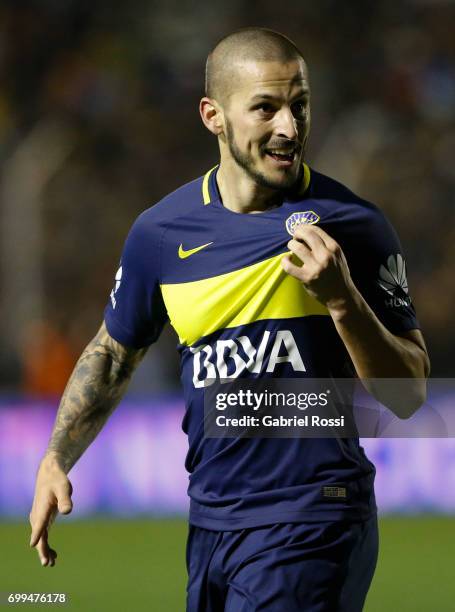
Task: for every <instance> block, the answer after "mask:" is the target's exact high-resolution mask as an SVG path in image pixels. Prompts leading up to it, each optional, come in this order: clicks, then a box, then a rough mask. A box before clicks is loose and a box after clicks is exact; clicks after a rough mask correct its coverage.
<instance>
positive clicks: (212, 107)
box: [199, 97, 224, 136]
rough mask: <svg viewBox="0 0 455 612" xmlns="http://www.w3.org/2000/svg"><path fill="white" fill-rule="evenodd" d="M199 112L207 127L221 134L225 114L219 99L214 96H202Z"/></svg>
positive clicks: (216, 133)
mask: <svg viewBox="0 0 455 612" xmlns="http://www.w3.org/2000/svg"><path fill="white" fill-rule="evenodd" d="M199 112H200V114H201V118H202V122H203V123H204V125H205V127H206V128H207V129H208V130H210V131H211V132H212V134H215V136H219V134H221V133H222V132H223V123H224V115H223V111H222V110H221V107H220V106H219V105H218V103H217V101H216V100H213V99H212V98H207V97H204V98H202V100H201V101H200V103H199Z"/></svg>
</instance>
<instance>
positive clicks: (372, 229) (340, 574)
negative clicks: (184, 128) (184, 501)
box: [30, 28, 429, 612]
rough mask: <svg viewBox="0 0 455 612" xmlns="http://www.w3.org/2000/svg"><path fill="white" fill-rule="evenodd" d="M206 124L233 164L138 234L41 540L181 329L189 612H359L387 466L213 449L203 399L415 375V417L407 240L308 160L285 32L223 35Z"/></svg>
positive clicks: (91, 362) (344, 448) (298, 76)
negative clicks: (147, 365)
mask: <svg viewBox="0 0 455 612" xmlns="http://www.w3.org/2000/svg"><path fill="white" fill-rule="evenodd" d="M200 113H201V117H202V121H203V122H204V125H205V126H206V127H207V128H208V129H209V130H210V132H212V133H213V134H214V135H216V137H217V139H218V144H219V148H220V163H219V164H218V165H217V166H216V167H215V168H212V170H210V171H208V172H207V173H206V174H205V176H203V177H201V178H199V179H196V180H194V181H192V182H191V183H189V184H187V185H184V186H183V187H181V188H180V189H178V190H177V191H175V192H173V193H171V194H170V195H168V196H167V197H165V198H164V199H163V200H162V201H161V202H159V203H158V204H156V205H155V206H153V207H152V208H150V209H148V210H146V211H145V212H144V213H142V214H141V215H140V216H139V218H138V219H137V220H136V222H135V223H134V225H133V227H132V229H131V231H130V233H129V235H128V238H127V240H126V243H125V246H124V249H123V253H122V257H121V264H120V268H119V270H118V272H117V274H116V277H115V285H114V288H113V290H112V292H111V295H110V299H109V303H108V305H107V307H106V310H105V318H104V322H103V324H102V325H101V328H100V330H99V332H98V334H97V335H96V336H95V338H94V339H93V340H92V341H91V342H90V343H89V345H88V346H87V348H86V349H85V351H84V352H83V354H82V356H81V357H80V359H79V361H78V363H77V365H76V367H75V370H74V372H73V374H72V376H71V378H70V381H69V383H68V386H67V388H66V390H65V393H64V395H63V397H62V400H61V404H60V408H59V411H58V414H57V418H56V422H55V426H54V431H53V433H52V437H51V440H50V443H49V447H48V450H47V452H46V454H45V457H44V458H43V460H42V462H41V465H40V468H39V472H38V475H37V483H36V492H35V498H34V502H33V507H32V511H31V515H30V520H31V525H32V536H31V545H32V546H35V547H36V548H37V550H38V554H39V557H40V560H41V563H42V564H43V565H49V566H52V565H54V563H55V558H56V552H55V551H54V550H53V549H52V548H50V546H49V542H48V528H49V525H50V522H51V521H52V519H53V518H54V516H55V515H56V513H57V511H58V512H61V513H63V514H65V513H68V512H70V511H71V506H72V502H71V484H70V482H69V480H68V477H67V473H68V472H69V470H70V469H71V467H72V466H73V465H74V464H75V462H76V461H77V460H78V458H79V457H80V455H81V454H82V453H83V452H84V450H85V449H86V448H87V447H88V445H89V444H90V442H91V441H92V440H93V439H94V438H95V436H96V435H97V433H98V432H99V431H100V429H101V428H102V426H103V425H104V423H105V421H106V419H107V418H108V416H109V414H110V413H111V412H112V410H113V409H114V407H115V405H116V404H117V402H118V401H119V400H120V398H121V397H122V395H123V393H124V391H125V389H126V387H127V384H128V381H129V379H130V377H131V375H132V373H133V370H134V368H135V367H136V366H137V364H138V363H139V361H140V360H141V358H142V356H143V355H144V353H145V352H146V350H147V347H149V346H150V345H151V344H152V343H153V342H155V341H156V340H157V338H158V336H159V334H160V332H161V330H162V328H163V326H164V325H165V323H166V322H167V321H168V320H169V321H170V323H171V325H172V326H173V327H174V329H175V330H176V332H177V334H178V336H179V347H178V348H179V351H180V354H181V361H182V382H183V388H184V394H185V398H186V406H187V410H186V414H185V418H184V422H183V428H184V430H185V432H186V433H187V434H188V440H189V451H188V455H187V460H186V467H187V469H188V471H189V473H190V479H189V489H188V492H189V496H190V499H191V505H190V517H189V521H190V531H189V537H188V543H187V565H188V572H189V581H188V597H187V610H188V611H189V612H203V611H206V612H216V611H222V610H226V611H228V612H241V611H253V610H264V611H265V610H267V611H271V612H284V611H285V612H296V611H300V610H304V611H334V610H340V611H341V610H344V611H349V612H356V611H358V610H361V609H362V607H363V603H364V600H365V597H366V593H367V591H368V587H369V585H370V582H371V579H372V576H373V572H374V568H375V564H376V558H377V520H376V507H375V500H374V492H373V479H374V472H375V470H374V466H373V465H372V464H371V463H370V462H369V460H368V459H367V458H366V456H365V454H364V452H363V449H362V448H361V447H360V445H359V441H358V439H353V438H350V439H336V438H325V439H315V438H311V439H298V438H289V439H265V438H251V439H248V438H242V437H237V438H209V437H205V436H204V430H203V417H204V410H203V396H204V389H205V387H206V386H207V385H209V384H211V383H212V382H213V381H214V380H215V379H219V378H236V377H243V378H258V377H275V378H280V377H286V378H301V379H304V378H306V377H313V378H329V377H334V378H336V377H346V376H356V375H357V376H358V377H360V378H361V379H365V380H366V379H370V378H392V377H399V378H403V379H404V378H406V379H408V380H409V385H408V387H407V396H406V398H404V399H405V401H404V402H403V404H401V403H400V405H399V406H396V405H394V406H393V407H392V408H393V409H394V410H395V411H396V413H397V414H398V416H400V417H408V416H410V415H411V414H412V413H413V412H414V411H415V410H417V408H418V407H419V406H420V405H421V404H422V402H423V401H424V397H425V378H426V376H427V375H428V370H429V361H428V357H427V353H426V348H425V344H424V340H423V338H422V334H421V332H420V331H419V329H418V323H417V320H416V316H415V311H414V308H413V305H412V303H411V300H410V298H409V295H408V287H407V282H406V269H405V264H404V259H403V256H402V253H401V247H400V244H399V242H398V239H397V236H396V234H395V232H394V230H393V229H392V227H391V226H390V224H389V223H388V222H387V220H386V219H385V218H384V215H383V214H382V213H381V211H380V210H379V209H378V208H376V207H375V206H374V205H373V204H370V203H369V202H366V201H364V200H362V199H361V198H359V197H358V196H356V195H354V194H353V193H352V192H351V191H349V189H347V188H346V187H344V186H343V185H341V184H340V183H338V182H336V181H334V180H332V179H330V178H328V177H327V176H324V175H322V174H320V173H318V172H316V171H315V170H313V169H311V168H310V167H309V166H308V165H307V164H306V163H305V162H304V154H305V147H306V143H307V138H308V134H309V129H310V90H309V82H308V73H307V68H306V64H305V62H304V59H303V57H302V54H301V53H300V51H299V50H298V49H297V48H296V47H295V45H294V44H293V43H292V42H291V41H290V40H289V39H287V38H286V37H285V36H283V35H281V34H279V33H276V32H273V31H271V30H267V29H262V28H247V29H244V30H240V31H238V32H235V33H233V34H231V35H229V36H227V37H226V38H224V39H223V40H222V41H221V42H220V43H219V44H218V45H217V46H216V47H215V49H214V50H213V51H212V52H211V53H210V55H209V57H208V61H207V70H206V95H205V96H204V97H203V98H202V100H201V103H200ZM342 154H343V152H342V151H340V155H342ZM302 384H303V380H302ZM373 392H374V393H376V395H379V397H378V399H379V400H383V401H384V402H385V403H387V397H385V396H383V395H382V393H381V391H380V390H379V391H378V390H377V389H376V390H375V389H373ZM144 469H147V466H144ZM151 469H153V468H151Z"/></svg>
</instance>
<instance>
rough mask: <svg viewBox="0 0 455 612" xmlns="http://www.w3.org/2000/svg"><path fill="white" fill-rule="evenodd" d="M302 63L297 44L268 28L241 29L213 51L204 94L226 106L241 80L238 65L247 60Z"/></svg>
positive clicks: (207, 67) (208, 66)
mask: <svg viewBox="0 0 455 612" xmlns="http://www.w3.org/2000/svg"><path fill="white" fill-rule="evenodd" d="M293 60H302V61H304V59H303V55H302V53H301V52H300V51H299V49H298V48H297V47H296V46H295V44H294V43H293V42H292V41H291V40H289V38H287V37H286V36H284V35H283V34H280V33H279V32H275V31H274V30H269V29H267V28H242V29H241V30H237V31H236V32H233V33H232V34H229V35H228V36H225V37H224V38H223V39H221V40H220V42H219V43H218V44H217V45H216V46H215V48H214V49H213V50H212V51H211V52H210V54H209V56H208V58H207V64H206V68H205V95H206V96H208V97H209V98H214V99H215V100H217V102H219V103H223V102H224V101H225V100H226V99H227V97H228V96H229V94H230V93H231V92H232V90H233V88H234V86H235V83H236V79H238V64H241V63H242V62H247V61H255V62H274V61H275V62H276V61H279V62H283V63H287V62H290V61H293Z"/></svg>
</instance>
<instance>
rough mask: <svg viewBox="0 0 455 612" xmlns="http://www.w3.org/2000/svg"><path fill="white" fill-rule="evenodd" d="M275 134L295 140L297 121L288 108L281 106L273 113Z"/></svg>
mask: <svg viewBox="0 0 455 612" xmlns="http://www.w3.org/2000/svg"><path fill="white" fill-rule="evenodd" d="M275 119H276V135H277V136H282V137H284V138H288V139H289V140H296V139H297V136H298V130H297V121H296V119H295V117H294V115H293V114H292V111H291V109H290V108H286V107H283V108H281V109H280V110H279V112H278V113H277V114H276V115H275Z"/></svg>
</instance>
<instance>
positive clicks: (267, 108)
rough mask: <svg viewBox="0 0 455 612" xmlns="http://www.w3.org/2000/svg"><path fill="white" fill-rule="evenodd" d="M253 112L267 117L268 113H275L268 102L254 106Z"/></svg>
mask: <svg viewBox="0 0 455 612" xmlns="http://www.w3.org/2000/svg"><path fill="white" fill-rule="evenodd" d="M254 110H258V111H260V112H262V113H264V114H267V115H269V114H270V113H273V112H275V109H274V107H273V105H272V104H270V102H261V103H260V104H258V105H257V106H255V109H254Z"/></svg>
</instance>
